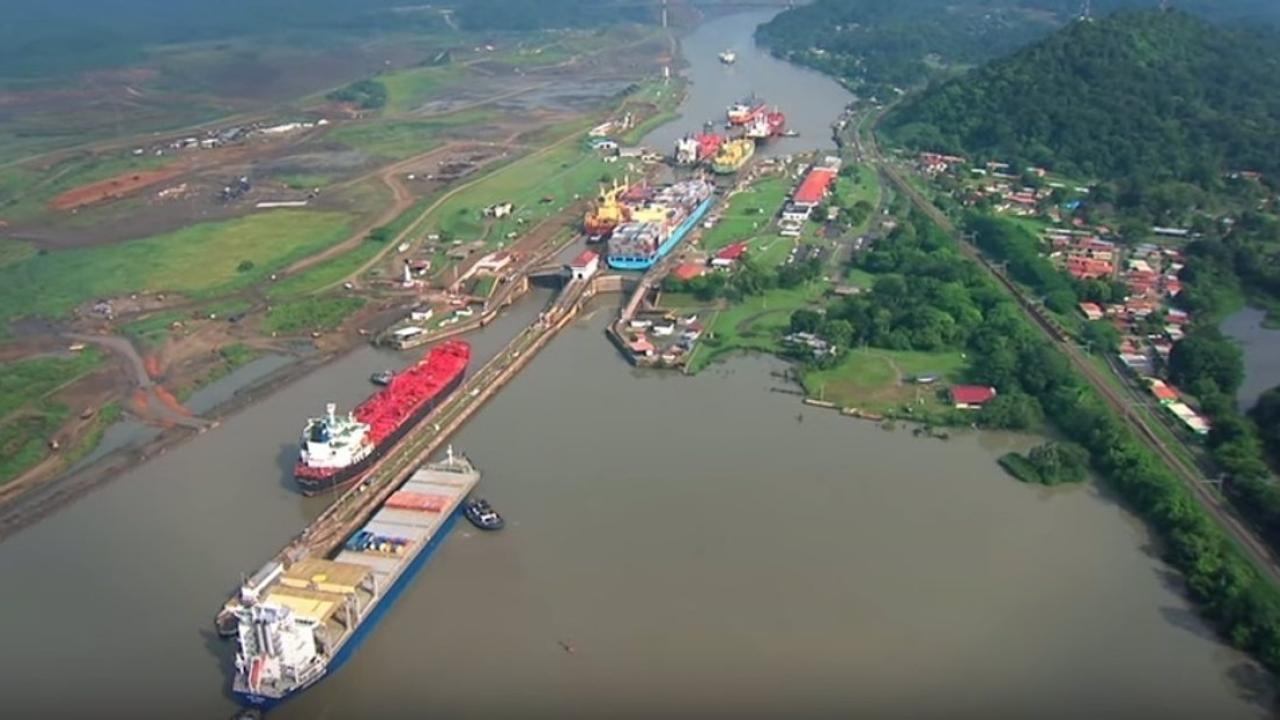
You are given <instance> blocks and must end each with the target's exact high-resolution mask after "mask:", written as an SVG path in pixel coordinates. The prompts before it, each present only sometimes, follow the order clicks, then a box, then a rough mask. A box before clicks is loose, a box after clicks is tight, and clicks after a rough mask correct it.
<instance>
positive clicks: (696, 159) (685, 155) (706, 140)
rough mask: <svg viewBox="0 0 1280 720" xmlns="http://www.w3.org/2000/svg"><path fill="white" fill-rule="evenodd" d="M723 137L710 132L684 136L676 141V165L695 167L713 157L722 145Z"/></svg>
mask: <svg viewBox="0 0 1280 720" xmlns="http://www.w3.org/2000/svg"><path fill="white" fill-rule="evenodd" d="M724 141H725V138H724V136H723V135H717V134H716V133H712V132H701V133H696V134H692V135H686V136H684V137H682V138H680V139H679V140H676V152H675V161H676V164H677V165H686V166H690V165H697V164H698V163H701V162H706V161H707V160H709V159H711V158H712V157H715V154H716V151H717V150H719V149H720V146H721V145H722V144H724Z"/></svg>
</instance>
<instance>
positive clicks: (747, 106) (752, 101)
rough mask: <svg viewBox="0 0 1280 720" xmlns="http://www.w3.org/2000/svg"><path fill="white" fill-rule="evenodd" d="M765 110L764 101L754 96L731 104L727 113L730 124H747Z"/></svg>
mask: <svg viewBox="0 0 1280 720" xmlns="http://www.w3.org/2000/svg"><path fill="white" fill-rule="evenodd" d="M765 112H766V108H765V104H764V101H762V100H760V99H759V98H757V97H755V96H752V97H749V98H743V99H742V100H739V101H738V102H736V103H734V104H732V105H730V106H729V109H728V110H727V111H726V112H725V115H726V116H727V119H728V121H729V124H730V125H747V124H748V123H750V122H751V121H752V120H755V119H756V118H757V117H758V116H760V115H764V114H765Z"/></svg>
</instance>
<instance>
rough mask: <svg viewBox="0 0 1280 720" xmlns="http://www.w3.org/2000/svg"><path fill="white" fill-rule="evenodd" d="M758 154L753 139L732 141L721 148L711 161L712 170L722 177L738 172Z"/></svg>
mask: <svg viewBox="0 0 1280 720" xmlns="http://www.w3.org/2000/svg"><path fill="white" fill-rule="evenodd" d="M755 154H756V141H755V140H752V139H751V138H738V139H737V140H730V141H729V142H727V143H725V144H724V145H721V146H720V151H719V152H717V153H716V156H715V157H714V158H712V160H711V169H712V170H713V171H715V172H716V173H718V174H720V175H728V174H730V173H735V172H738V171H739V170H741V169H742V166H743V165H746V164H747V161H748V160H750V159H751V156H752V155H755Z"/></svg>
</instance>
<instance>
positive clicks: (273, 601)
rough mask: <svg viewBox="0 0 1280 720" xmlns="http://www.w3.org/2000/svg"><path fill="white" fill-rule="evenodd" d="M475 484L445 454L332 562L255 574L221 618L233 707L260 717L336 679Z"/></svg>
mask: <svg viewBox="0 0 1280 720" xmlns="http://www.w3.org/2000/svg"><path fill="white" fill-rule="evenodd" d="M479 481H480V473H479V472H478V471H477V470H476V469H475V467H474V466H473V465H472V464H471V462H470V461H469V460H468V459H467V458H465V457H463V456H460V455H459V456H455V455H454V454H453V449H452V448H450V450H449V454H448V456H447V458H446V459H445V460H443V461H441V462H437V463H431V464H428V465H426V466H424V467H422V468H419V469H418V470H417V471H415V472H414V474H413V475H412V476H411V477H410V478H409V479H408V480H407V481H405V483H404V484H403V485H402V486H400V487H399V488H398V489H397V490H396V492H394V493H393V494H391V496H390V497H388V498H387V499H386V501H385V502H383V504H382V505H381V506H380V507H378V508H377V510H375V511H374V513H373V515H372V517H370V518H369V520H368V522H366V523H365V524H364V526H363V527H362V528H361V529H360V530H358V531H356V532H355V533H354V534H352V535H351V536H350V537H348V538H346V540H345V541H344V542H343V543H342V544H341V545H340V546H339V547H338V548H336V550H335V552H333V553H330V555H332V557H304V558H301V559H298V560H293V561H288V560H276V561H273V562H271V563H268V564H267V565H266V566H265V567H263V568H262V569H261V570H259V571H258V572H257V573H255V575H254V576H253V578H252V579H250V580H249V581H247V582H245V584H244V585H243V586H242V587H241V588H240V592H239V595H238V597H237V598H236V599H235V600H233V601H232V602H230V603H228V606H227V607H226V608H225V609H224V610H223V613H222V614H220V615H219V622H220V623H221V622H223V621H224V618H225V622H227V624H228V625H229V626H231V627H233V628H234V633H235V637H236V638H237V648H236V658H235V672H234V677H233V679H232V681H231V690H232V692H233V693H234V694H235V695H236V697H237V698H238V699H239V700H240V701H241V702H242V703H244V704H245V705H249V706H252V707H255V708H259V709H262V710H264V711H265V710H268V709H270V708H271V707H273V706H275V705H277V704H279V703H281V702H283V701H284V700H287V699H288V698H290V697H292V696H294V695H296V694H298V693H300V692H302V691H303V690H306V689H307V688H308V687H311V686H312V685H314V684H316V683H317V682H319V681H320V680H321V679H322V678H324V677H325V676H326V675H329V674H332V673H334V672H336V671H337V670H338V668H340V667H341V666H342V664H343V663H345V662H346V661H347V659H348V658H350V657H351V655H352V654H353V653H354V652H355V651H356V649H357V648H358V647H359V646H360V643H361V642H362V641H363V640H364V638H365V636H366V635H367V634H368V633H369V631H370V630H372V629H373V627H374V625H376V624H377V622H378V620H379V619H380V617H381V616H382V615H383V614H384V613H385V612H386V611H387V609H388V608H389V607H390V606H391V604H392V603H394V602H395V599H396V598H397V597H398V596H399V595H400V593H401V591H403V590H404V587H405V586H406V585H407V584H408V582H409V580H410V579H411V578H412V577H413V576H414V575H415V574H416V573H417V572H418V571H419V570H420V569H421V568H422V566H423V565H424V564H425V563H426V561H427V559H428V558H429V557H430V556H431V554H432V552H434V551H435V549H436V547H437V546H439V544H440V542H441V541H442V540H444V538H445V536H447V535H448V534H449V531H450V530H451V529H452V528H453V526H454V524H455V522H456V520H457V517H458V515H459V514H460V510H459V508H460V506H461V505H462V502H463V500H464V499H465V498H466V497H467V494H468V493H470V492H471V490H472V489H473V488H474V487H475V486H476V483H478V482H479Z"/></svg>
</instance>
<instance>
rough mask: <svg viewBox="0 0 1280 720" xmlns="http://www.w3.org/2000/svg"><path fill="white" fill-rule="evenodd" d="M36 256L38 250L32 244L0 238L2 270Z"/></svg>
mask: <svg viewBox="0 0 1280 720" xmlns="http://www.w3.org/2000/svg"><path fill="white" fill-rule="evenodd" d="M35 254H36V248H35V246H34V245H32V244H31V243H28V242H23V241H21V240H9V239H6V238H0V268H3V267H8V266H10V265H16V264H17V263H20V262H22V261H23V260H29V259H31V258H33V257H35Z"/></svg>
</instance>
